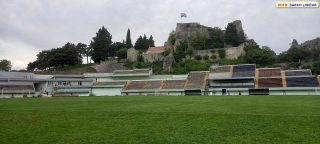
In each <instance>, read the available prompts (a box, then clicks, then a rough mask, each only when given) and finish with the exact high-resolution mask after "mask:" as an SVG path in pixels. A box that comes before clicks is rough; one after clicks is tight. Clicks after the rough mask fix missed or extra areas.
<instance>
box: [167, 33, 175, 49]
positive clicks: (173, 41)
mask: <svg viewBox="0 0 320 144" xmlns="http://www.w3.org/2000/svg"><path fill="white" fill-rule="evenodd" d="M168 42H169V43H170V44H171V45H174V43H175V42H176V32H175V31H174V30H173V31H171V32H170V34H169V37H168Z"/></svg>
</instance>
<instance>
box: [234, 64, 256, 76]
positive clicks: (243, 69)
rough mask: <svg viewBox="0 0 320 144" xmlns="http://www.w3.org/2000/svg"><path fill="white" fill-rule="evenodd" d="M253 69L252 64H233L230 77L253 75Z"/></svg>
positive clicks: (254, 68)
mask: <svg viewBox="0 0 320 144" xmlns="http://www.w3.org/2000/svg"><path fill="white" fill-rule="evenodd" d="M255 71H256V65H254V64H243V65H234V66H233V72H232V77H255Z"/></svg>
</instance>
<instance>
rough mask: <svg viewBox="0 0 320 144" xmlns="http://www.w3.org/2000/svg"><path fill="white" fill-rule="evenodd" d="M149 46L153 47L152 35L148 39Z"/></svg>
mask: <svg viewBox="0 0 320 144" xmlns="http://www.w3.org/2000/svg"><path fill="white" fill-rule="evenodd" d="M149 46H150V47H154V40H153V37H152V35H150V38H149Z"/></svg>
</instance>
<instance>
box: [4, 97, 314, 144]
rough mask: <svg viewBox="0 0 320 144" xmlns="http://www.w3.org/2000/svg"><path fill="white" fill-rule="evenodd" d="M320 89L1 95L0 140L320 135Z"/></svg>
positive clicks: (274, 139)
mask: <svg viewBox="0 0 320 144" xmlns="http://www.w3.org/2000/svg"><path fill="white" fill-rule="evenodd" d="M319 142H320V97H317V96H226V97H209V96H201V97H182V96H181V97H178V96H175V97H154V96H150V97H143V96H141V97H138V96H134V97H129V96H128V97H81V98H28V99H0V143H1V144H6V143H23V144H28V143H30V144H37V143H41V144H43V143H54V144H60V143H84V144H87V143H139V144H141V143H159V144H163V143H308V144H310V143H319Z"/></svg>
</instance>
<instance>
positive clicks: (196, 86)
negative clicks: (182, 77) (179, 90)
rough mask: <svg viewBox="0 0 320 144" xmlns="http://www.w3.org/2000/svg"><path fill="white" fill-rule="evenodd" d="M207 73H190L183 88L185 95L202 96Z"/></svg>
mask: <svg viewBox="0 0 320 144" xmlns="http://www.w3.org/2000/svg"><path fill="white" fill-rule="evenodd" d="M207 79H208V72H190V73H189V75H188V78H187V80H186V83H185V86H184V90H185V91H184V92H185V95H204V93H205V89H206V85H207Z"/></svg>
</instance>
